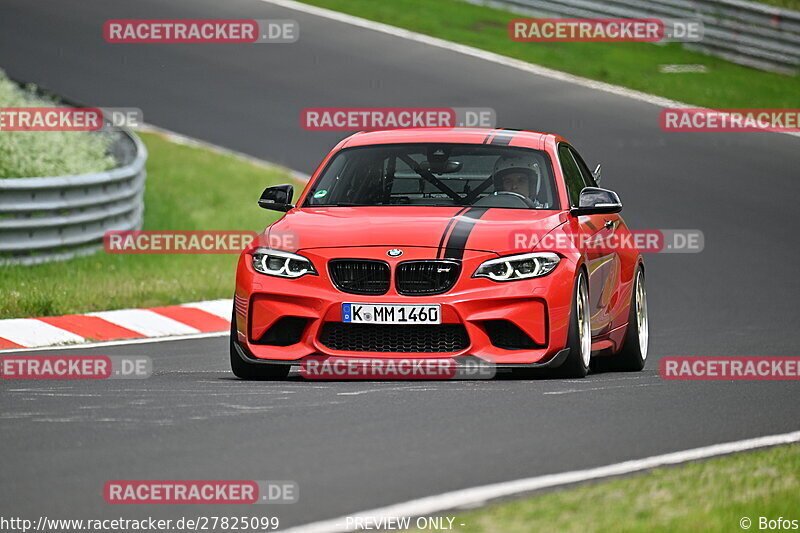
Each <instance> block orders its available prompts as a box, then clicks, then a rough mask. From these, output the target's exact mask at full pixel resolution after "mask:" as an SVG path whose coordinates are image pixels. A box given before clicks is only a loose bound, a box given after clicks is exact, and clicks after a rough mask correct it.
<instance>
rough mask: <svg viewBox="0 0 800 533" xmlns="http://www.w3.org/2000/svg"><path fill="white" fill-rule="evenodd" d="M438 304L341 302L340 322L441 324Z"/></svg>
mask: <svg viewBox="0 0 800 533" xmlns="http://www.w3.org/2000/svg"><path fill="white" fill-rule="evenodd" d="M440 307H441V306H440V305H439V304H422V305H416V304H356V303H344V304H342V322H352V323H354V324H441V323H442V316H441V309H440Z"/></svg>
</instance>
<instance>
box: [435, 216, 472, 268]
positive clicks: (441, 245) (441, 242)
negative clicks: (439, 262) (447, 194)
mask: <svg viewBox="0 0 800 533" xmlns="http://www.w3.org/2000/svg"><path fill="white" fill-rule="evenodd" d="M467 209H469V207H462V208H461V209H459V210H458V211H457V212H456V214H455V215H453V218H451V219H450V220H449V221H448V222H447V226H445V228H444V232H443V233H442V237H441V239H439V246H438V250H437V252H436V257H437V259H439V258H441V257H442V252H443V251H444V240H445V239H446V238H447V234H448V232H449V231H450V228H451V227H452V226H453V223H454V222H455V221H456V219H457V218H458V217H459V216H460V215H461V214H462V213H463V212H464V211H466V210H467Z"/></svg>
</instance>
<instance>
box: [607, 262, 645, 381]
mask: <svg viewBox="0 0 800 533" xmlns="http://www.w3.org/2000/svg"><path fill="white" fill-rule="evenodd" d="M633 280H634V281H633V291H631V309H630V311H629V312H628V328H627V330H626V331H625V338H624V340H623V342H622V349H621V350H620V351H619V353H618V354H616V355H612V356H610V357H609V358H608V363H609V364H610V366H611V367H612V368H613V369H614V370H620V371H623V372H639V371H641V370H642V369H644V365H645V361H646V360H647V343H648V339H649V321H648V318H647V291H646V290H645V284H644V270H643V269H642V267H641V266H639V267H637V268H636V274H634V278H633ZM640 284H641V292H640ZM640 297H642V299H643V301H640ZM640 304H643V305H644V329H645V331H646V333H645V340H644V350H642V342H640V331H641V330H640V326H641V324H640V314H639V313H638V312H637V311H638V310H639V307H638V306H639V305H640Z"/></svg>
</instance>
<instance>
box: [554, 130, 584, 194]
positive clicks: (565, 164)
mask: <svg viewBox="0 0 800 533" xmlns="http://www.w3.org/2000/svg"><path fill="white" fill-rule="evenodd" d="M558 160H559V161H560V162H561V170H562V171H563V172H564V180H565V181H566V183H567V192H568V193H569V201H570V205H572V206H577V205H578V200H579V199H580V196H581V191H582V190H583V188H584V187H585V184H584V181H583V176H581V171H580V170H579V169H578V164H577V163H575V159H573V157H572V154H570V150H569V146H567V145H566V144H560V145H559V146H558Z"/></svg>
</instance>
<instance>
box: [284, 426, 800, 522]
mask: <svg viewBox="0 0 800 533" xmlns="http://www.w3.org/2000/svg"><path fill="white" fill-rule="evenodd" d="M795 442H800V431H794V432H791V433H784V434H781V435H770V436H768V437H757V438H755V439H746V440H740V441H735V442H727V443H725V444H714V445H712V446H704V447H702V448H693V449H691V450H684V451H680V452H674V453H668V454H664V455H655V456H652V457H646V458H644V459H635V460H633V461H625V462H623V463H616V464H612V465H607V466H601V467H598V468H590V469H587V470H575V471H572V472H564V473H561V474H551V475H547V476H537V477H530V478H525V479H518V480H516V481H507V482H503V483H494V484H492V485H483V486H481V487H473V488H470V489H464V490H457V491H453V492H446V493H444V494H439V495H437V496H429V497H427V498H420V499H418V500H411V501H408V502H405V503H399V504H396V505H390V506H388V507H381V508H378V509H372V510H369V511H362V512H359V513H355V514H353V515H349V516H350V517H351V518H354V517H362V518H366V517H369V518H370V519H371V520H381V518H390V517H398V516H400V517H404V516H411V517H414V516H428V515H432V514H437V513H441V512H443V511H447V510H451V509H457V508H461V507H466V506H469V507H473V506H479V505H483V504H485V503H487V502H489V501H492V500H496V499H498V498H504V497H508V496H514V495H517V494H522V493H526V492H531V491H535V490H540V489H546V488H552V487H558V486H562V485H570V484H573V483H580V482H584V481H590V480H594V479H601V478H607V477H611V476H619V475H623V474H631V473H633V472H641V471H643V470H648V469H651V468H656V467H659V466H669V465H676V464H680V463H685V462H687V461H697V460H699V459H708V458H710V457H716V456H720V455H727V454H731V453H737V452H743V451H748V450H755V449H757V448H765V447H768V446H777V445H780V444H791V443H795ZM351 524H352V521H351ZM283 531H284V533H290V532H291V533H336V532H343V531H353V528H352V527H348V524H347V517H340V518H334V519H332V520H325V521H322V522H313V523H310V524H306V525H302V526H297V527H292V528H289V529H286V530H283Z"/></svg>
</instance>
